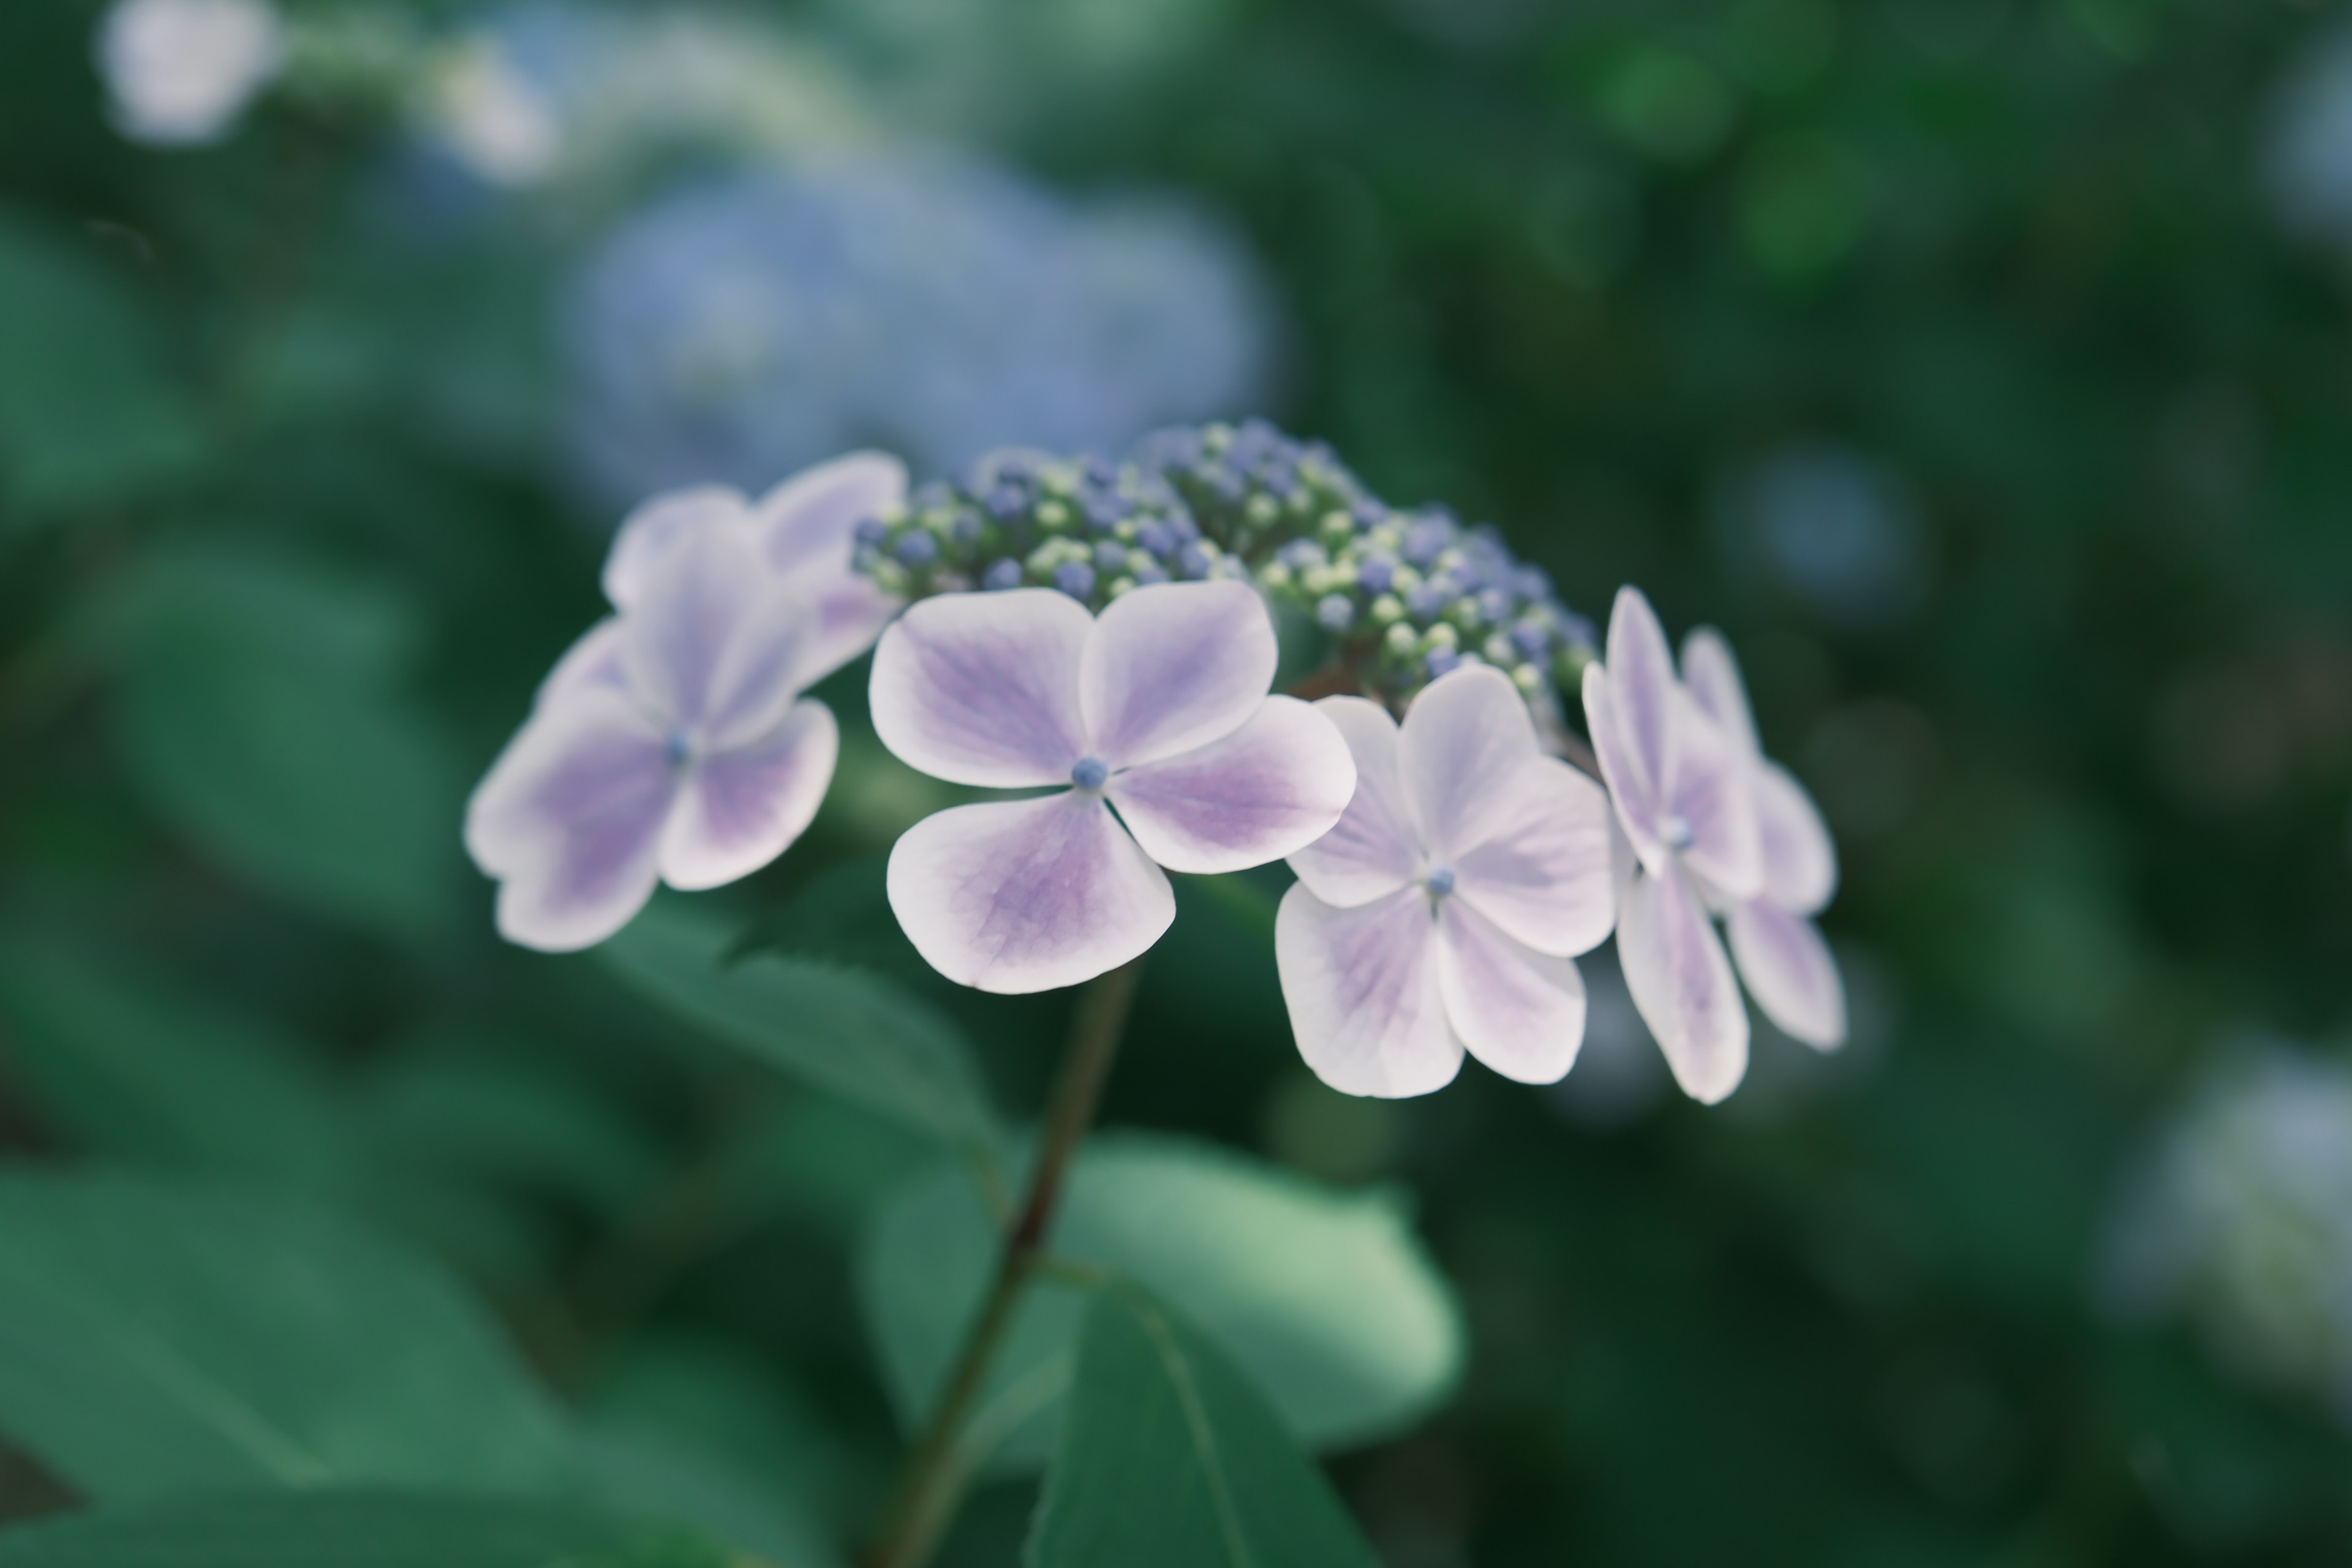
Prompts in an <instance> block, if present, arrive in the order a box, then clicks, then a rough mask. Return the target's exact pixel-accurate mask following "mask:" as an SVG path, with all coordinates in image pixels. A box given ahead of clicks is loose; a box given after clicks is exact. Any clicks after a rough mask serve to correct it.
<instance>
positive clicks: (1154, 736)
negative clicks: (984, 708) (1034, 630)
mask: <svg viewBox="0 0 2352 1568" xmlns="http://www.w3.org/2000/svg"><path fill="white" fill-rule="evenodd" d="M999 596H1001V595H999ZM1275 660H1276V647H1275V640H1274V622H1273V620H1272V619H1271V618H1270V617H1269V616H1267V614H1266V609H1265V600H1263V599H1261V598H1259V597H1258V595H1257V590H1255V588H1251V587H1249V586H1247V585H1246V584H1241V583H1160V584H1152V585H1150V586H1147V587H1141V588H1136V589H1131V590H1130V591H1129V592H1128V593H1125V594H1122V595H1119V596H1118V598H1116V599H1114V600H1112V601H1111V603H1110V605H1109V607H1108V608H1107V609H1105V610H1104V611H1103V613H1102V616H1101V617H1100V618H1099V619H1098V620H1097V621H1096V622H1095V625H1094V632H1093V635H1091V636H1090V637H1087V647H1086V656H1085V658H1084V659H1083V660H1082V661H1081V663H1080V667H1079V676H1078V693H1079V702H1080V704H1081V707H1082V709H1083V711H1084V712H1085V714H1086V726H1087V728H1086V733H1087V751H1088V752H1090V753H1091V754H1092V755H1094V756H1097V757H1100V758H1101V759H1102V760H1103V761H1104V762H1106V763H1109V764H1110V765H1111V766H1112V767H1113V768H1127V767H1136V766H1139V765H1140V764H1142V763H1152V762H1158V761H1160V759H1161V758H1164V757H1173V756H1176V755H1179V754H1180V753H1181V752H1189V751H1191V750H1192V749H1193V748H1194V747H1196V746H1201V745H1205V744H1206V743H1208V742H1211V741H1213V740H1215V739H1217V738H1218V737H1219V736H1221V735H1230V734H1232V733H1233V732H1234V731H1235V730H1238V729H1240V728H1241V727H1242V725H1244V723H1246V722H1248V721H1249V719H1250V717H1251V715H1253V714H1254V713H1255V712H1256V711H1257V706H1258V703H1259V702H1260V701H1261V700H1263V699H1264V698H1265V693H1266V688H1268V687H1270V686H1272V685H1273V684H1274V666H1275Z"/></svg>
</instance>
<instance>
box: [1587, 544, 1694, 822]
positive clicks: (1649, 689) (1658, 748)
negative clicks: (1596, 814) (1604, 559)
mask: <svg viewBox="0 0 2352 1568" xmlns="http://www.w3.org/2000/svg"><path fill="white" fill-rule="evenodd" d="M1608 664H1609V681H1610V696H1611V697H1612V700H1614V701H1615V704H1616V708H1617V724H1618V732H1619V735H1620V738H1621V739H1622V742H1623V744H1624V748H1625V750H1624V756H1623V758H1622V765H1625V766H1628V767H1630V770H1631V772H1630V777H1631V778H1632V779H1633V780H1635V781H1638V782H1639V783H1640V784H1642V785H1643V786H1644V789H1645V793H1646V794H1647V795H1650V796H1652V797H1656V796H1659V795H1664V793H1665V791H1666V788H1667V781H1669V780H1670V779H1672V778H1673V777H1674V745H1675V714H1674V707H1675V702H1674V700H1675V693H1676V691H1677V690H1678V689H1679V685H1678V683H1677V682H1676V681H1675V656H1674V653H1673V651H1672V650H1671V649H1670V648H1668V647H1667V646H1666V632H1665V628H1664V626H1660V625H1658V616H1657V612H1656V611H1654V610H1653V609H1651V608H1650V601H1649V600H1648V599H1646V598H1644V597H1643V595H1642V590H1640V589H1639V588H1635V587H1631V586H1627V587H1623V588H1620V589H1618V590H1617V603H1616V605H1615V606H1614V607H1613V608H1612V609H1611V611H1610V613H1609V658H1608ZM1596 741H1597V738H1596ZM1610 787H1612V789H1613V788H1615V787H1616V786H1615V784H1613V783H1612V785H1611V786H1610Z"/></svg>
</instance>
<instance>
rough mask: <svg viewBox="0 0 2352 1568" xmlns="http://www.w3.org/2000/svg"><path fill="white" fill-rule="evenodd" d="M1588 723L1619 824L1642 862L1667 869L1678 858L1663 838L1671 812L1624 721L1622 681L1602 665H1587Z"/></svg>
mask: <svg viewBox="0 0 2352 1568" xmlns="http://www.w3.org/2000/svg"><path fill="white" fill-rule="evenodd" d="M1584 727H1585V729H1586V730H1587V731H1589V732H1590V733H1591V736H1592V754H1593V755H1594V756H1595V757H1596V758H1598V759H1599V760H1600V763H1601V782H1602V783H1603V784H1607V785H1608V786H1609V803H1610V805H1612V807H1614V808H1615V811H1616V814H1617V823H1618V826H1620V827H1622V829H1623V830H1624V835H1625V837H1626V839H1627V840H1628V842H1629V843H1630V845H1631V847H1632V848H1633V853H1634V854H1635V855H1637V856H1639V857H1640V858H1641V861H1642V864H1643V866H1645V867H1647V868H1649V869H1650V871H1651V872H1652V873H1653V874H1658V873H1662V872H1664V870H1665V868H1666V867H1667V865H1668V864H1669V863H1671V861H1672V860H1673V858H1674V857H1673V854H1672V852H1671V851H1670V850H1668V849H1667V848H1666V845H1665V839H1664V836H1663V835H1664V816H1665V812H1664V807H1663V806H1662V805H1660V803H1659V801H1658V799H1657V797H1656V796H1655V795H1653V794H1652V793H1651V791H1650V782H1649V780H1648V779H1647V778H1645V777H1644V776H1643V773H1642V771H1641V768H1640V767H1639V765H1638V764H1637V763H1635V762H1634V760H1633V749H1632V748H1631V747H1630V746H1629V745H1628V744H1627V743H1626V741H1625V733H1624V729H1623V727H1622V725H1621V724H1620V723H1619V722H1618V713H1617V689H1616V683H1615V682H1614V681H1612V679H1610V676H1609V672H1608V671H1607V670H1605V669H1603V668H1601V666H1599V665H1597V664H1588V665H1586V666H1585V667H1584Z"/></svg>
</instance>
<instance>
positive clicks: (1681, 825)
mask: <svg viewBox="0 0 2352 1568" xmlns="http://www.w3.org/2000/svg"><path fill="white" fill-rule="evenodd" d="M1658 837H1660V838H1662V839H1664V840H1665V845H1666V847H1667V848H1669V849H1687V848H1689V847H1691V839H1692V837H1694V836H1693V834H1692V832H1691V825H1690V818H1689V817H1687V816H1668V817H1667V818H1666V819H1665V821H1664V822H1662V823H1660V824H1658Z"/></svg>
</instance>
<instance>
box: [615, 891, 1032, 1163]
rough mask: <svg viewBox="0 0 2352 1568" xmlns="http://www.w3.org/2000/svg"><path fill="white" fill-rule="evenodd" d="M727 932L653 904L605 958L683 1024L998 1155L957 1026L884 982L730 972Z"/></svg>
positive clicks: (957, 1142) (834, 972) (769, 960)
mask: <svg viewBox="0 0 2352 1568" xmlns="http://www.w3.org/2000/svg"><path fill="white" fill-rule="evenodd" d="M731 945H732V942H731V936H730V932H729V931H727V930H726V929H725V928H723V927H721V926H719V925H718V924H717V923H715V922H713V921H709V920H707V919H704V918H702V917H700V916H698V915H693V914H688V913H687V912H685V911H683V910H679V909H677V908H676V907H669V908H665V907H663V906H662V905H660V904H656V905H655V906H654V907H653V908H652V909H649V910H646V912H645V913H644V914H642V915H640V916H638V917H637V919H636V921H635V922H634V923H633V924H631V925H630V927H629V928H628V930H626V931H623V932H622V933H621V934H620V935H619V936H616V937H614V939H613V940H612V941H610V942H606V943H605V944H604V947H603V948H602V949H600V950H599V951H600V952H602V953H603V955H604V960H605V962H606V963H610V964H611V965H612V966H613V968H614V971H615V972H616V973H619V974H620V975H621V976H622V978H624V979H625V980H626V981H628V982H629V984H632V985H634V986H635V988H636V989H637V990H638V991H640V992H642V993H643V994H645V995H646V996H647V997H649V998H651V999H652V1000H653V1001H655V1002H656V1003H658V1004H660V1005H661V1006H663V1007H664V1008H666V1009H667V1011H668V1012H669V1013H671V1014H672V1015H673V1016H676V1017H677V1018H679V1019H681V1020H683V1021H685V1022H687V1023H688V1024H691V1025H693V1026H696V1027H697V1028H699V1029H701V1030H702V1031H704V1032H705V1033H707V1034H709V1035H710V1036H712V1037H716V1038H718V1039H720V1040H724V1041H726V1042H727V1043H728V1044H730V1045H732V1046H736V1047H740V1048H741V1049H743V1050H747V1051H750V1052H751V1054H752V1055H754V1056H757V1057H759V1058H761V1059H763V1060H765V1061H768V1062H771V1063H773V1064H774V1065H775V1066H777V1067H779V1068H783V1069H784V1070H785V1071H786V1072H789V1073H793V1074H794V1075H796V1076H798V1077H800V1078H803V1079H807V1080H808V1081H809V1082H811V1083H814V1084H815V1085H817V1086H818V1087H819V1088H821V1089H827V1090H829V1091H831V1092H832V1093H835V1094H838V1095H840V1096H842V1097H843V1098H845V1099H847V1100H856V1102H857V1103H859V1104H860V1105H863V1106H865V1107H866V1108H867V1109H868V1110H875V1111H878V1112H880V1113H881V1114H882V1115H884V1116H887V1117H889V1118H890V1119H891V1120H893V1121H899V1122H903V1123H905V1124H906V1125H908V1126H910V1127H913V1128H915V1129H917V1130H919V1131H922V1132H924V1133H926V1134H928V1135H929V1136H930V1137H933V1138H936V1139H938V1140H940V1142H943V1143H947V1144H949V1145H950V1146H952V1147H955V1148H958V1149H963V1150H970V1151H993V1150H994V1149H995V1147H996V1146H997V1144H998V1142H999V1141H1000V1132H999V1129H998V1125H997V1121H996V1116H995V1113H994V1111H993V1110H992V1109H991V1108H990V1105H989V1101H988V1091H987V1089H986V1087H985V1086H984V1085H983V1083H982V1079H981V1075H980V1068H979V1067H978V1065H977V1064H976V1063H975V1062H974V1061H973V1059H972V1056H971V1047H969V1046H968V1045H967V1044H966V1043H965V1041H964V1039H963V1037H962V1035H961V1033H960V1032H959V1031H958V1030H957V1029H956V1027H955V1026H954V1025H953V1024H951V1023H950V1022H949V1021H948V1020H947V1019H946V1018H944V1017H941V1016H940V1015H939V1014H938V1013H936V1012H933V1011H932V1010H931V1009H930V1008H929V1007H928V1006H925V1005H923V1004H922V1003H920V1002H918V1001H916V1000H914V999H913V998H911V997H909V996H907V995H905V994H902V993H901V992H899V991H898V989H897V988H896V987H894V986H892V985H891V984H888V983H887V982H885V981H882V980H880V979H878V978H877V977H875V976H872V975H868V974H864V973H858V972H856V971H855V970H848V969H842V968H837V967H835V966H834V965H831V964H825V963H813V962H810V961H808V960H805V959H794V958H785V957H782V956H778V955H774V954H767V953H761V954H754V955H753V956H751V957H748V958H745V959H742V960H740V962H737V963H729V962H728V961H727V957H728V953H729V952H730V947H731Z"/></svg>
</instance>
